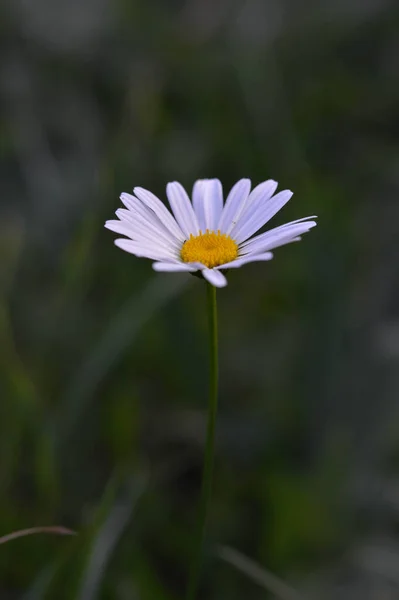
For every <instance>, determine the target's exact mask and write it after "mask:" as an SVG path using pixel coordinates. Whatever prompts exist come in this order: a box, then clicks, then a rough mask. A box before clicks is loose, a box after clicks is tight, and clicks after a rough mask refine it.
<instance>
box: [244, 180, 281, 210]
mask: <svg viewBox="0 0 399 600" xmlns="http://www.w3.org/2000/svg"><path fill="white" fill-rule="evenodd" d="M277 185H278V183H277V181H274V179H268V180H267V181H263V182H262V183H260V184H259V185H257V186H256V187H254V189H253V190H252V192H251V193H250V195H249V198H248V202H247V206H246V210H248V211H249V210H255V209H257V208H258V206H259V205H260V204H261V203H263V202H266V200H269V198H271V197H272V196H273V194H274V192H275V191H276V189H277Z"/></svg>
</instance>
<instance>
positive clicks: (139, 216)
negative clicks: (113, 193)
mask: <svg viewBox="0 0 399 600" xmlns="http://www.w3.org/2000/svg"><path fill="white" fill-rule="evenodd" d="M120 198H121V200H122V202H123V203H124V205H125V206H126V207H128V210H125V209H123V208H121V209H119V210H120V211H121V213H120V214H118V211H116V214H117V215H118V216H119V218H120V219H124V218H123V217H122V216H121V214H125V215H126V214H128V215H129V216H126V218H125V219H124V220H128V221H130V222H131V223H135V222H136V221H139V222H140V223H141V224H149V226H150V227H151V228H152V230H156V231H157V232H158V233H159V235H160V236H162V238H163V239H165V240H168V241H170V242H171V243H174V244H175V245H179V244H180V245H181V243H182V241H183V240H184V237H183V234H181V235H182V237H177V236H176V235H175V234H174V233H173V232H172V231H171V230H170V229H169V228H168V227H167V225H166V224H165V223H166V221H162V220H161V219H160V218H159V216H158V215H157V214H156V213H155V212H154V211H153V210H152V209H151V208H149V207H148V206H147V205H146V204H144V202H142V201H141V200H139V198H136V197H135V196H131V195H130V194H126V193H123V194H121V196H120ZM165 210H166V209H165ZM167 212H168V211H167ZM169 217H170V219H171V220H172V222H174V223H175V226H176V227H178V225H177V223H176V222H175V221H174V219H173V217H172V215H170V214H169Z"/></svg>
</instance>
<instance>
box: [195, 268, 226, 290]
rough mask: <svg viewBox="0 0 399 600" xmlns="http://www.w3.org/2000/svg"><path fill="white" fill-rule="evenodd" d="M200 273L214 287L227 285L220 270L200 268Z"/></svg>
mask: <svg viewBox="0 0 399 600" xmlns="http://www.w3.org/2000/svg"><path fill="white" fill-rule="evenodd" d="M201 273H202V275H203V276H204V277H205V279H206V280H207V281H209V283H211V284H212V285H214V286H215V287H218V288H222V287H225V286H226V285H227V279H226V277H225V276H224V275H223V273H221V272H220V271H216V269H202V271H201Z"/></svg>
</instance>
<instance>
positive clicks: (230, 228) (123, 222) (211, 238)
mask: <svg viewBox="0 0 399 600" xmlns="http://www.w3.org/2000/svg"><path fill="white" fill-rule="evenodd" d="M250 186H251V182H250V181H249V179H241V180H240V181H238V182H237V183H236V184H235V185H234V186H233V187H232V189H231V190H230V193H229V195H228V197H227V199H226V203H225V206H224V208H223V190H222V184H221V183H220V181H219V180H218V179H202V180H199V181H197V182H196V183H195V184H194V187H193V195H192V196H193V198H192V203H191V201H190V198H189V197H188V195H187V193H186V192H185V190H184V188H183V187H182V186H181V185H180V184H179V183H177V182H172V183H169V184H168V185H167V196H168V199H169V202H170V205H171V208H172V211H173V214H174V216H175V218H174V217H173V216H172V214H171V213H170V212H169V211H168V209H167V208H166V207H165V205H164V204H163V203H162V202H161V201H160V200H159V198H157V197H156V196H154V194H152V193H151V192H149V191H148V190H145V189H143V188H140V187H136V188H134V193H135V195H134V196H132V195H130V194H122V195H121V200H122V202H123V204H124V205H125V207H126V208H125V209H118V210H117V211H116V215H117V217H118V219H119V220H115V219H113V220H109V221H106V223H105V227H106V228H107V229H110V230H111V231H114V232H115V233H118V234H121V235H124V236H126V238H125V239H117V240H115V244H116V246H118V247H119V248H121V249H122V250H125V251H126V252H130V253H131V254H134V255H136V256H139V257H144V258H149V259H152V260H153V261H155V262H154V263H153V268H154V269H155V270H156V271H165V272H168V271H169V272H186V273H187V272H191V273H193V272H195V271H201V273H202V275H203V277H204V278H205V279H206V280H207V281H208V282H209V283H210V284H211V285H214V286H216V287H224V286H226V285H227V280H226V277H225V276H224V274H223V272H222V271H224V270H228V269H236V268H239V267H241V266H244V265H246V264H248V263H251V262H260V261H268V260H271V259H272V258H273V254H272V253H271V252H270V250H272V249H274V248H278V247H279V246H282V245H284V244H290V243H292V242H297V241H299V240H300V239H301V236H302V235H303V234H304V233H306V232H308V231H309V230H310V229H311V228H312V227H315V225H316V222H315V221H313V219H314V218H315V217H313V216H312V217H305V218H303V219H297V220H296V221H291V222H290V223H286V224H285V225H281V226H279V227H275V228H273V229H271V230H269V231H267V232H265V233H262V234H260V235H257V236H255V237H253V238H252V239H250V238H251V236H252V235H253V234H254V233H255V232H256V231H258V230H259V229H261V228H262V227H263V225H264V224H265V223H267V222H268V221H269V219H271V218H272V217H273V216H274V215H275V214H276V213H277V212H278V211H279V210H280V209H281V208H282V207H283V206H284V205H285V204H286V203H287V202H288V200H289V199H290V198H291V196H292V192H290V191H289V190H284V191H282V192H280V193H278V194H276V195H275V196H273V194H274V192H275V190H276V187H277V183H276V182H275V181H274V180H272V179H270V180H268V181H264V182H263V183H261V184H259V185H258V186H256V187H255V188H254V189H253V190H252V192H251V193H250ZM207 230H208V233H207V234H206V235H203V234H205V233H206V231H207ZM200 231H201V233H200ZM218 232H220V233H218ZM191 235H193V236H194V238H195V239H190V236H191ZM186 241H187V245H185V242H186ZM183 247H184V248H183ZM237 252H238V255H237ZM234 256H236V258H235V259H234V260H229V257H234ZM182 257H184V258H185V259H192V260H193V262H184V261H183V258H182ZM223 260H227V261H228V262H225V263H224V264H220V263H222V261H223ZM207 265H215V267H213V268H212V267H207Z"/></svg>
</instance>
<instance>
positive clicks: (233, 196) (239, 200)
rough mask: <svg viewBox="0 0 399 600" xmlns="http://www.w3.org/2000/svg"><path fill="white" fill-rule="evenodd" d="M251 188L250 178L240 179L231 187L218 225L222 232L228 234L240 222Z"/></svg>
mask: <svg viewBox="0 0 399 600" xmlns="http://www.w3.org/2000/svg"><path fill="white" fill-rule="evenodd" d="M250 189H251V180H250V179H240V181H237V183H236V184H235V185H234V186H233V187H232V188H231V190H230V193H229V195H228V196H227V200H226V203H225V205H224V208H223V211H222V214H221V215H220V219H219V224H218V226H217V229H218V230H219V229H220V231H221V233H226V234H227V235H228V234H229V233H230V231H231V230H232V229H233V227H234V226H235V225H236V223H237V222H238V219H239V217H240V215H241V212H242V211H243V209H244V207H245V203H246V201H247V200H248V196H249V192H250Z"/></svg>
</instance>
